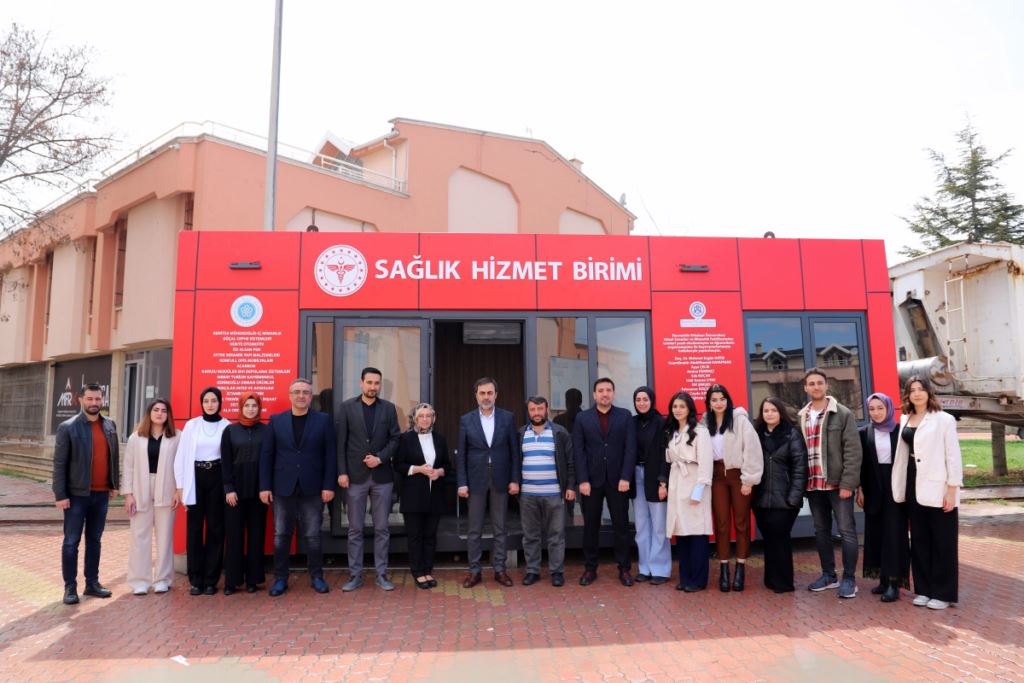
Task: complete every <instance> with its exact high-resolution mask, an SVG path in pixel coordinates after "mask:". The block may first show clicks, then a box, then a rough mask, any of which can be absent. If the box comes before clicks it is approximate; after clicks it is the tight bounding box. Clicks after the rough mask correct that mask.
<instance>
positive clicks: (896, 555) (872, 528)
mask: <svg viewBox="0 0 1024 683" xmlns="http://www.w3.org/2000/svg"><path fill="white" fill-rule="evenodd" d="M879 467H880V468H881V474H882V493H881V499H880V500H879V503H880V506H879V508H878V512H875V513H873V514H868V513H866V512H865V513H864V578H870V579H897V580H898V581H899V583H900V585H902V586H904V587H906V588H909V587H910V579H909V575H910V540H909V538H908V536H907V506H906V504H904V503H897V502H896V501H894V500H893V499H892V465H879ZM872 502H873V501H868V500H866V499H865V501H864V506H865V507H868V506H869V505H871V504H872Z"/></svg>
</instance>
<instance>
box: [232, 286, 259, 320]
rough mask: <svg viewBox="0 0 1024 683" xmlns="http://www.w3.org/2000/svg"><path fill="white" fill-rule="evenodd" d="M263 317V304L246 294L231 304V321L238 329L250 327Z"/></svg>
mask: <svg viewBox="0 0 1024 683" xmlns="http://www.w3.org/2000/svg"><path fill="white" fill-rule="evenodd" d="M262 317H263V303H262V302H260V300H259V299H257V298H256V297H254V296H252V295H250V294H246V295H245V296H240V297H238V298H237V299H235V300H234V301H233V302H232V303H231V319H232V320H233V321H234V322H235V324H236V325H238V326H239V327H252V326H253V325H255V324H256V323H258V322H259V321H260V319H261V318H262Z"/></svg>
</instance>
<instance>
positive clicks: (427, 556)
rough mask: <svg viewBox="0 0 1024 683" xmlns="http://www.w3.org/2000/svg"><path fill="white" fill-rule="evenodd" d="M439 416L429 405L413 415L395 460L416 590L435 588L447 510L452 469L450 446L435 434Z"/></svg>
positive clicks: (422, 406)
mask: <svg viewBox="0 0 1024 683" xmlns="http://www.w3.org/2000/svg"><path fill="white" fill-rule="evenodd" d="M435 419H436V414H435V412H434V408H433V407H432V406H431V405H430V404H429V403H420V404H419V405H417V406H416V407H415V408H414V409H413V411H412V427H411V429H410V430H409V431H407V432H405V433H404V434H402V436H400V437H399V439H398V451H397V452H396V454H395V457H394V464H395V470H396V471H397V473H398V476H399V480H400V481H401V496H400V499H399V501H400V502H399V506H398V509H399V512H401V513H402V516H403V517H404V518H405V530H406V533H407V534H408V537H409V568H410V570H411V571H412V575H413V577H415V579H416V587H417V588H423V589H428V588H433V587H434V586H436V585H437V580H436V579H435V578H434V576H433V572H434V550H435V548H437V525H438V523H439V522H440V521H441V511H442V509H443V508H444V478H445V475H446V474H447V472H448V470H449V469H451V462H450V460H449V458H448V443H447V442H446V441H445V440H444V437H443V436H441V435H440V434H438V433H437V432H435V431H434V421H435Z"/></svg>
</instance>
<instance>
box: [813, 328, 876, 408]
mask: <svg viewBox="0 0 1024 683" xmlns="http://www.w3.org/2000/svg"><path fill="white" fill-rule="evenodd" d="M811 330H812V334H813V335H814V362H815V364H816V365H817V366H818V367H819V368H821V369H822V370H824V371H825V372H826V373H827V374H828V389H829V393H830V394H832V396H835V398H836V400H837V401H839V402H840V403H842V404H843V405H845V406H846V407H847V408H849V409H850V410H851V411H852V412H853V414H854V415H856V416H857V419H858V420H863V419H865V416H864V392H863V390H862V389H861V355H860V342H859V335H858V334H857V323H856V322H854V321H852V320H850V321H845V320H844V321H836V322H832V321H828V322H824V321H820V320H816V321H813V322H812V323H811Z"/></svg>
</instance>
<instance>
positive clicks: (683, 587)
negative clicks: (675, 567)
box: [676, 581, 686, 591]
mask: <svg viewBox="0 0 1024 683" xmlns="http://www.w3.org/2000/svg"><path fill="white" fill-rule="evenodd" d="M676 590H677V591H684V590H686V585H685V584H684V583H683V582H682V581H680V582H679V583H677V584H676Z"/></svg>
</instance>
